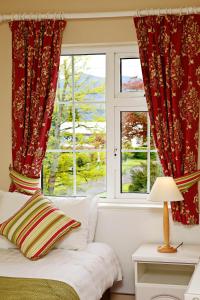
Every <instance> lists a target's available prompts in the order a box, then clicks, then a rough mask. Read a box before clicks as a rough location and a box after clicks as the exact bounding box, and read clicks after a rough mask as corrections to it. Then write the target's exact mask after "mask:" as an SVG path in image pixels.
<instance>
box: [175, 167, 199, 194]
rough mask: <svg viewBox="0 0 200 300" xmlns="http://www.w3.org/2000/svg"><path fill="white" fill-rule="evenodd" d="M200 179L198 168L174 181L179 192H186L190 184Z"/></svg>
mask: <svg viewBox="0 0 200 300" xmlns="http://www.w3.org/2000/svg"><path fill="white" fill-rule="evenodd" d="M199 180H200V170H198V171H196V172H193V173H192V174H189V175H184V176H181V177H179V178H176V179H175V182H176V184H177V186H178V188H179V190H180V191H181V192H186V191H187V190H188V189H189V188H190V187H191V186H193V185H194V184H195V183H197V182H198V181H199Z"/></svg>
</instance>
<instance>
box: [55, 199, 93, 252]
mask: <svg viewBox="0 0 200 300" xmlns="http://www.w3.org/2000/svg"><path fill="white" fill-rule="evenodd" d="M90 201H91V200H90V199H89V198H85V199H72V200H71V199H67V198H60V199H59V197H58V198H54V199H53V202H54V204H55V206H56V207H58V208H59V209H61V210H62V211H63V212H64V213H65V214H67V215H68V216H70V217H71V218H74V219H76V220H78V221H79V222H81V226H80V227H79V228H77V229H76V230H74V231H73V232H70V233H69V234H68V235H67V237H66V238H63V239H62V240H61V241H59V242H58V243H57V244H56V246H55V247H56V248H60V249H61V248H62V249H68V250H82V249H84V248H85V247H86V246H87V243H88V231H89V213H90Z"/></svg>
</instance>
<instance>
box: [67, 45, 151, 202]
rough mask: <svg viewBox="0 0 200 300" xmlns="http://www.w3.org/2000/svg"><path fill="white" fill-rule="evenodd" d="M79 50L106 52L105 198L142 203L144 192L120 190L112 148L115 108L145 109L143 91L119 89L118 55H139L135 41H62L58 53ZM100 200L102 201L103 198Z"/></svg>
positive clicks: (115, 136) (114, 146)
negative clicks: (93, 43)
mask: <svg viewBox="0 0 200 300" xmlns="http://www.w3.org/2000/svg"><path fill="white" fill-rule="evenodd" d="M79 54H105V55H106V92H105V99H106V132H107V141H109V142H107V143H106V170H107V171H106V185H107V198H106V199H105V202H115V203H127V202H128V203H139V204H141V203H145V204H146V203H147V200H146V199H147V194H146V193H145V194H142V193H120V174H119V170H120V155H117V156H115V155H114V154H115V152H116V151H118V150H119V149H120V148H119V138H120V132H119V128H120V126H117V122H119V119H118V118H119V112H120V111H121V110H122V111H123V110H124V111H126V109H127V110H128V109H131V110H132V111H147V104H146V99H145V97H144V92H143V91H141V92H140V91H139V92H129V93H123V92H120V58H131V57H133V58H137V57H139V52H138V46H137V43H132V44H127V43H125V44H95V45H63V47H62V50H61V55H79ZM113 75H114V76H113ZM107 120H109V122H108V121H107ZM118 125H119V123H118ZM117 127H118V128H117ZM101 202H104V200H103V201H101Z"/></svg>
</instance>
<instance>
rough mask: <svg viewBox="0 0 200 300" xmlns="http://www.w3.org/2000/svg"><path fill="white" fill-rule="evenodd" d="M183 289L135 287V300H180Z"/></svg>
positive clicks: (182, 297)
mask: <svg viewBox="0 0 200 300" xmlns="http://www.w3.org/2000/svg"><path fill="white" fill-rule="evenodd" d="M185 290H186V289H185V288H183V287H181V286H180V287H177V286H176V287H173V286H165V285H163V286H162V285H160V286H156V285H155V286H147V285H146V286H145V285H140V284H139V285H136V300H140V299H142V300H182V299H184V293H185Z"/></svg>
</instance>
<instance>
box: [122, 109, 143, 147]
mask: <svg viewBox="0 0 200 300" xmlns="http://www.w3.org/2000/svg"><path fill="white" fill-rule="evenodd" d="M121 145H122V149H137V150H142V149H146V147H147V113H146V112H129V111H123V112H121Z"/></svg>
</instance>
